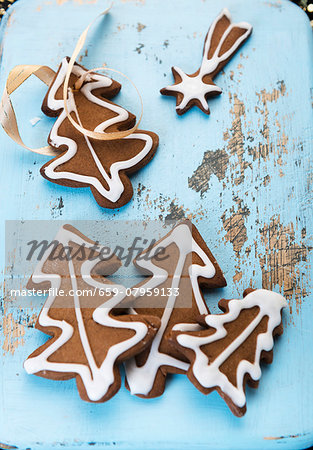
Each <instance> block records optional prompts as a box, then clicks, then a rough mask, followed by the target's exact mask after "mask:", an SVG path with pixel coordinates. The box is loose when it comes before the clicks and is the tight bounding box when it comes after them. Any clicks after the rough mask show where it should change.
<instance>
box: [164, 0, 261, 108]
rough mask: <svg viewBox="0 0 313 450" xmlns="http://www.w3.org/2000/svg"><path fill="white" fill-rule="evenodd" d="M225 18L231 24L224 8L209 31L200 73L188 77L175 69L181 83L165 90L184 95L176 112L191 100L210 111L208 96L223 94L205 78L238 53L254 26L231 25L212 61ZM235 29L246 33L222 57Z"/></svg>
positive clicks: (244, 24) (244, 23)
mask: <svg viewBox="0 0 313 450" xmlns="http://www.w3.org/2000/svg"><path fill="white" fill-rule="evenodd" d="M223 16H226V17H227V19H228V20H229V21H230V22H231V15H230V13H229V11H228V9H227V8H224V9H223V10H222V11H221V12H220V14H219V15H218V16H217V18H216V19H215V20H214V22H213V23H212V25H211V27H210V29H209V32H208V35H207V37H206V40H205V44H204V51H203V58H202V63H201V67H200V69H199V73H198V74H197V75H195V76H191V75H187V74H186V73H185V72H183V71H182V70H181V69H180V68H179V67H173V72H174V73H176V74H178V75H179V77H180V78H181V81H180V82H179V83H177V84H174V85H172V86H167V87H166V88H165V90H168V91H170V92H179V93H180V94H182V95H183V99H182V100H181V102H180V104H179V105H177V106H176V110H178V111H180V110H183V109H184V108H186V106H187V105H188V103H189V102H190V101H191V100H198V101H199V102H200V103H201V105H202V107H203V109H204V110H205V111H209V106H208V103H207V100H206V98H205V97H206V95H207V94H220V93H221V92H222V89H221V88H219V87H218V86H216V85H215V84H207V83H204V81H203V77H204V76H205V75H211V74H212V73H213V72H214V71H215V70H216V69H217V67H218V66H219V64H220V63H221V62H224V61H226V60H227V59H228V58H230V57H231V56H232V54H233V53H235V52H236V50H237V49H238V48H239V46H240V45H241V44H242V42H243V41H245V40H246V39H247V37H248V36H249V34H250V33H251V31H252V26H251V25H250V24H249V23H247V22H239V23H231V24H230V25H229V26H228V27H227V29H226V30H225V32H224V33H223V35H222V37H221V39H220V41H219V43H218V46H217V48H216V50H215V52H214V54H213V56H212V57H211V58H210V59H208V58H207V55H208V53H209V49H210V46H211V42H212V37H213V35H214V31H215V28H216V25H217V23H218V22H219V21H220V20H221V19H222V17H223ZM233 28H242V29H244V30H246V31H245V33H244V34H242V35H241V36H240V37H239V38H238V39H237V40H236V41H235V42H234V44H233V45H232V47H231V48H230V49H229V50H228V51H227V52H225V53H223V54H222V55H220V54H219V53H220V50H221V48H222V45H223V43H224V42H225V40H226V39H227V37H228V36H229V34H230V32H231V31H232V29H233Z"/></svg>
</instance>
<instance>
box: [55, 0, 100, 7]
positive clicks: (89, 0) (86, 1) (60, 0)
mask: <svg viewBox="0 0 313 450" xmlns="http://www.w3.org/2000/svg"><path fill="white" fill-rule="evenodd" d="M55 1H56V4H57V5H59V6H62V5H64V3H68V2H69V1H71V2H73V3H76V4H77V5H95V4H96V3H97V2H98V0H55Z"/></svg>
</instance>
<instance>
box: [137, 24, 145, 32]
mask: <svg viewBox="0 0 313 450" xmlns="http://www.w3.org/2000/svg"><path fill="white" fill-rule="evenodd" d="M145 28H146V25H144V24H143V23H140V22H138V23H137V31H138V33H140V32H141V31H142V30H144V29H145Z"/></svg>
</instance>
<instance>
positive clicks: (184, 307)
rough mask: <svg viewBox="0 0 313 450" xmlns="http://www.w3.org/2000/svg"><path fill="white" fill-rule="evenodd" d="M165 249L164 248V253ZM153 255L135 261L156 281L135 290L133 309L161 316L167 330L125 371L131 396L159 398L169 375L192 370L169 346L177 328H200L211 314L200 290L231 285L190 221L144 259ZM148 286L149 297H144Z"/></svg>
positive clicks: (179, 354) (163, 326) (175, 229)
mask: <svg viewBox="0 0 313 450" xmlns="http://www.w3.org/2000/svg"><path fill="white" fill-rule="evenodd" d="M160 248H161V249H164V251H163V252H162V255H161V253H159V249H160ZM147 251H148V250H146V251H145V252H143V253H142V254H141V255H139V256H140V258H139V257H138V258H137V259H136V260H135V264H136V266H137V267H138V268H139V269H140V270H141V271H142V272H144V273H149V274H150V277H149V278H148V280H147V281H144V282H142V283H140V284H139V285H137V286H135V287H134V288H133V292H134V300H133V311H135V312H137V313H138V314H144V315H145V314H149V315H150V314H152V315H154V316H156V317H158V318H159V319H160V320H161V327H160V328H159V330H158V332H157V334H156V336H155V338H154V340H153V342H152V344H151V345H150V346H149V347H147V348H146V350H145V351H143V352H142V353H141V354H139V355H137V356H136V357H135V358H133V359H130V360H128V361H127V362H126V364H125V367H126V386H127V388H128V389H129V390H130V392H131V393H132V394H135V395H138V396H139V397H144V398H153V397H157V396H160V395H161V394H162V393H163V391H164V389H165V382H166V377H167V374H168V373H186V371H187V370H188V367H189V365H188V362H187V359H186V358H185V357H184V356H183V354H182V353H181V352H180V350H179V349H177V348H173V346H171V345H170V343H169V342H168V338H169V335H170V332H171V331H172V329H173V327H178V329H180V330H186V331H187V330H199V324H198V323H197V319H198V316H199V315H200V314H208V309H207V306H206V303H205V301H204V299H203V296H202V293H201V290H200V286H201V287H206V288H216V287H223V286H226V281H225V279H224V276H223V274H222V271H221V269H220V267H219V265H218V263H217V262H216V260H215V258H214V257H213V255H212V253H211V252H210V250H209V249H208V247H207V246H206V244H205V242H204V241H203V239H202V237H201V236H200V233H199V232H198V230H197V229H196V227H195V226H193V225H190V223H189V224H188V223H187V222H183V223H181V224H179V225H178V226H176V227H175V228H174V229H173V230H172V231H171V232H170V233H169V234H167V235H166V236H165V237H164V238H163V239H161V240H160V241H158V242H157V243H156V244H155V245H154V246H153V248H152V249H151V248H149V259H148V260H147V259H142V257H143V256H144V255H145V253H146V252H147ZM143 288H145V289H146V290H147V293H146V294H143V295H142V293H141V291H142V289H143ZM155 289H157V293H155V292H156V291H155ZM136 290H137V291H136ZM151 292H152V294H151ZM150 294H151V295H150ZM159 305H160V306H159Z"/></svg>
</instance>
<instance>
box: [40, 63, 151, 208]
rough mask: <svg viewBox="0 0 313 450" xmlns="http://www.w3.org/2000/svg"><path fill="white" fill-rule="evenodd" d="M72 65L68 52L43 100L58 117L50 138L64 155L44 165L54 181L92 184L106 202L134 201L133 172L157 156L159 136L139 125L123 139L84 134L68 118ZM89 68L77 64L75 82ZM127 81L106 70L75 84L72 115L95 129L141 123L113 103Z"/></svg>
mask: <svg viewBox="0 0 313 450" xmlns="http://www.w3.org/2000/svg"><path fill="white" fill-rule="evenodd" d="M67 68H68V58H64V59H63V60H62V63H61V65H60V67H59V70H58V72H57V74H56V76H55V79H54V81H53V82H52V84H51V86H50V87H49V90H48V92H47V95H46V97H45V99H44V101H43V105H42V110H43V112H44V113H45V114H46V115H48V116H51V117H57V120H56V122H55V124H54V125H53V127H52V129H51V132H50V135H49V138H48V143H49V145H51V146H52V147H53V148H55V149H58V150H60V155H58V156H57V157H55V158H53V159H52V160H51V161H49V162H48V163H46V164H45V165H44V166H43V167H42V168H41V170H40V172H41V174H42V176H43V177H44V178H46V179H48V180H49V181H52V182H53V183H56V184H61V185H63V186H70V187H89V188H90V189H91V191H92V193H93V196H94V197H95V199H96V201H97V203H98V204H99V205H100V206H101V207H103V208H119V207H121V206H123V205H125V204H126V203H128V202H129V201H130V199H131V198H132V195H133V188H132V184H131V181H130V179H129V175H130V174H132V173H134V172H136V171H137V170H138V169H140V168H141V167H143V166H145V165H146V164H147V163H148V162H149V161H150V160H151V159H152V157H153V156H154V154H155V151H156V149H157V146H158V136H157V135H156V134H155V133H152V132H150V131H142V130H136V132H134V133H132V134H130V135H129V136H127V137H125V138H123V139H116V140H107V141H103V140H98V139H93V138H89V137H88V136H85V135H83V134H81V133H80V132H79V131H78V130H76V128H75V127H74V126H73V125H72V124H71V122H70V121H69V119H68V118H67V115H66V112H65V109H64V101H63V85H64V80H65V75H66V72H67ZM85 72H86V69H85V68H84V67H82V66H80V65H79V64H75V65H74V67H73V70H72V74H71V77H70V83H69V85H70V86H71V87H72V86H74V84H75V82H76V81H77V79H78V78H79V77H81V76H82V75H83V74H84V73H85ZM120 89H121V85H120V84H119V83H117V82H116V81H114V80H112V79H111V78H108V77H106V76H104V75H99V74H96V73H90V74H88V75H87V77H86V80H85V82H84V83H83V85H82V87H81V88H80V89H79V90H75V89H70V90H69V93H68V99H67V106H68V110H69V113H70V114H71V116H72V118H73V119H74V120H75V121H76V122H77V123H78V124H79V125H80V126H83V127H84V128H85V129H88V130H91V131H95V132H108V133H109V132H114V131H124V130H128V129H130V128H132V127H133V126H134V125H135V121H136V118H135V116H134V115H133V114H131V113H130V112H128V111H126V110H125V109H124V108H122V107H120V106H118V105H116V104H115V103H112V102H111V101H110V100H108V99H110V98H112V97H114V96H115V95H116V94H117V93H118V92H119V91H120Z"/></svg>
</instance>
